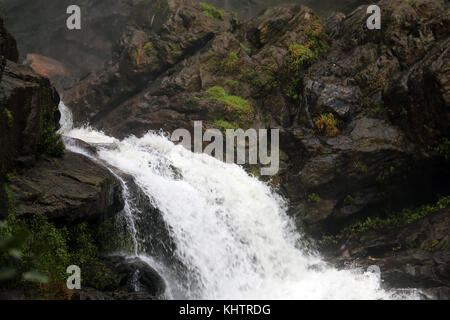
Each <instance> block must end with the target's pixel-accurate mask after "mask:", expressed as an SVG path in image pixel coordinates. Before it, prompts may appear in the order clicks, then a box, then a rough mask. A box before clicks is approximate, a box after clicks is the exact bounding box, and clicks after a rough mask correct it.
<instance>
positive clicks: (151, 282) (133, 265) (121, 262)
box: [105, 256, 166, 300]
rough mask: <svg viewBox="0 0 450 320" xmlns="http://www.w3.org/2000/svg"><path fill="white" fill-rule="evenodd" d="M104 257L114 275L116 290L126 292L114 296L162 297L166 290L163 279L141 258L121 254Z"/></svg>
mask: <svg viewBox="0 0 450 320" xmlns="http://www.w3.org/2000/svg"><path fill="white" fill-rule="evenodd" d="M105 259H106V263H107V266H108V267H109V268H110V269H111V270H113V272H114V274H115V275H116V278H115V281H116V283H117V285H116V286H117V291H119V292H120V291H122V292H128V294H122V295H120V294H119V296H117V294H115V298H118V299H119V300H121V299H124V300H139V299H144V300H146V299H149V298H152V299H158V298H162V297H163V295H164V293H165V290H166V284H165V282H164V279H163V278H162V277H161V276H160V275H159V274H158V272H156V271H155V270H154V269H153V268H152V267H150V266H149V265H148V264H147V263H145V262H144V261H142V260H141V259H139V258H126V257H122V256H111V257H107V258H105ZM149 300H151V299H149Z"/></svg>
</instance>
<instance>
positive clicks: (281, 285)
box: [60, 105, 418, 299]
mask: <svg viewBox="0 0 450 320" xmlns="http://www.w3.org/2000/svg"><path fill="white" fill-rule="evenodd" d="M60 110H61V112H62V113H70V110H68V109H67V108H66V107H65V106H63V105H61V106H60ZM62 119H70V115H68V114H65V115H64V116H63V117H62ZM64 121H65V120H62V122H64ZM61 133H62V134H64V135H65V136H67V137H72V138H77V139H80V140H84V141H86V142H88V143H94V144H99V145H97V155H96V157H97V159H98V161H101V162H102V163H104V164H106V165H107V166H108V167H109V168H111V169H114V170H119V171H120V172H122V173H124V174H127V175H129V176H131V177H132V178H133V180H134V182H135V183H136V185H137V186H139V188H140V190H141V191H142V192H143V193H144V194H145V195H146V196H147V199H146V201H148V202H149V204H151V206H152V207H154V208H157V209H158V210H159V212H160V214H161V216H162V218H163V220H164V225H165V228H166V229H167V232H168V234H169V235H170V238H171V239H172V240H173V242H174V246H175V252H174V254H175V255H176V257H177V259H179V261H181V262H182V264H183V265H184V269H183V272H185V273H187V274H186V275H184V278H183V279H185V280H184V281H185V282H186V283H184V284H183V286H181V287H180V286H179V285H178V284H177V283H176V282H177V281H175V280H174V281H171V280H170V277H166V281H167V286H168V287H169V289H171V290H172V291H174V292H175V291H177V292H180V291H181V293H180V294H179V295H178V296H179V297H181V298H188V299H397V298H399V299H401V298H412V299H416V298H418V295H417V293H416V292H415V291H412V292H410V293H407V294H406V293H398V292H395V291H387V290H383V289H382V288H381V282H380V279H379V276H378V275H377V274H374V273H370V272H363V271H362V270H358V269H350V270H337V269H336V268H334V267H332V266H329V265H328V264H327V263H325V262H324V261H323V260H322V259H321V258H320V256H319V255H317V254H315V253H314V252H309V251H308V250H306V249H304V248H302V247H301V245H300V243H301V241H300V240H301V235H299V233H298V232H297V231H296V230H295V228H294V226H293V222H292V221H291V219H290V218H289V217H288V215H287V214H286V211H287V205H288V204H287V203H286V201H285V200H284V199H283V198H282V197H281V196H279V195H278V194H277V193H276V192H274V191H273V190H272V189H271V188H270V187H269V186H268V185H267V184H265V183H263V182H261V181H259V180H258V179H256V178H254V177H252V176H250V175H248V174H247V173H246V172H245V171H244V170H243V169H242V168H241V167H240V166H237V165H234V164H227V163H223V162H220V161H218V160H216V159H215V158H212V157H210V156H207V155H205V154H195V153H192V152H190V151H188V150H186V149H185V148H183V147H182V146H177V145H175V144H173V143H172V142H171V141H169V140H168V139H167V138H166V137H164V136H162V135H161V134H157V133H153V132H149V133H147V134H146V135H144V136H143V137H142V138H137V137H134V136H131V137H129V138H126V139H124V140H117V139H115V138H112V137H109V136H107V135H106V134H104V133H103V132H100V131H97V130H94V129H92V128H89V127H84V128H76V129H71V128H69V127H65V128H64V129H63V131H61ZM105 144H109V145H105ZM68 149H69V150H71V151H74V152H79V150H78V149H76V148H73V147H71V146H70V145H69V146H68ZM131 205H132V204H131ZM130 214H132V213H130ZM143 214H145V212H144V213H143ZM144 217H145V215H144ZM149 218H150V217H149ZM131 220H132V219H131ZM130 223H132V222H130ZM133 228H135V227H134V226H133ZM134 230H136V229H134ZM136 232H139V233H145V232H148V230H145V229H141V228H139V231H136ZM143 236H144V235H140V236H139V235H138V236H137V238H138V239H139V238H142V237H143ZM142 246H145V243H143V244H142ZM136 254H139V255H140V256H141V257H142V258H143V259H144V261H147V262H148V263H150V264H152V263H154V261H155V259H154V257H152V256H148V255H146V253H145V252H144V251H142V250H140V252H136ZM156 260H158V259H156ZM153 266H154V265H153ZM164 268H166V269H170V268H171V266H169V265H167V264H166V265H165V266H162V267H161V266H160V268H159V269H157V270H158V271H161V272H164V270H163V269H164ZM167 274H170V272H167ZM178 296H177V297H178Z"/></svg>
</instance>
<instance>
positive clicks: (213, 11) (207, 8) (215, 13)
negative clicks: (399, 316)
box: [200, 2, 223, 20]
mask: <svg viewBox="0 0 450 320" xmlns="http://www.w3.org/2000/svg"><path fill="white" fill-rule="evenodd" d="M200 5H201V6H202V8H203V14H204V15H205V16H207V17H209V18H211V19H215V20H223V10H220V9H217V8H216V7H214V6H212V5H209V4H207V3H205V2H200Z"/></svg>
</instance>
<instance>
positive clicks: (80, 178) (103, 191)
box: [9, 151, 123, 224]
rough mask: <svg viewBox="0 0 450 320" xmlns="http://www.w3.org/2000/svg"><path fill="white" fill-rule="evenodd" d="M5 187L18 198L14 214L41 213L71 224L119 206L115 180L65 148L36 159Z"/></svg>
mask: <svg viewBox="0 0 450 320" xmlns="http://www.w3.org/2000/svg"><path fill="white" fill-rule="evenodd" d="M9 187H10V189H11V191H12V192H13V194H14V195H15V198H16V200H17V201H18V205H17V208H16V215H17V216H18V217H27V216H30V215H36V214H45V215H46V216H47V217H48V219H49V220H51V221H57V222H58V223H63V224H71V223H74V222H81V221H95V220H101V219H102V218H105V217H108V216H111V215H114V214H116V213H117V212H119V211H120V210H121V209H122V208H123V200H122V197H121V185H120V183H119V182H118V181H117V179H116V178H115V177H114V176H113V175H112V174H111V173H110V172H109V171H108V170H107V169H106V168H103V167H102V166H101V165H100V164H98V163H95V162H93V161H92V160H90V159H88V158H87V157H85V156H83V155H80V154H75V153H72V152H69V151H67V152H66V154H65V155H64V157H63V158H44V159H42V160H40V161H38V162H37V163H36V165H35V166H34V167H33V168H31V169H29V170H28V171H27V172H26V173H24V174H22V175H19V176H17V177H14V178H13V179H12V180H11V182H10V184H9Z"/></svg>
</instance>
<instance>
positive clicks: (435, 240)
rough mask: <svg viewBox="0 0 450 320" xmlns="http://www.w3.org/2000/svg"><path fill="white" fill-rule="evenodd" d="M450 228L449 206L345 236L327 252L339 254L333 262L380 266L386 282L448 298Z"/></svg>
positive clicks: (449, 283)
mask: <svg viewBox="0 0 450 320" xmlns="http://www.w3.org/2000/svg"><path fill="white" fill-rule="evenodd" d="M449 228H450V212H449V209H448V208H447V209H444V210H441V211H439V212H436V213H433V214H430V215H429V216H427V217H425V218H424V219H421V220H420V221H417V222H415V223H413V224H411V225H407V226H403V227H398V228H393V229H390V230H389V229H387V230H377V231H370V232H365V233H361V234H357V235H353V236H352V237H351V238H345V239H343V240H342V241H340V242H339V243H338V244H337V245H336V246H335V247H334V249H333V250H330V251H328V254H330V255H333V254H335V255H337V257H336V258H334V259H335V260H334V261H339V263H341V264H342V265H345V264H346V263H347V262H351V263H354V262H357V263H358V264H359V265H361V266H364V267H369V266H370V265H376V266H378V267H380V268H381V272H382V273H381V275H382V280H383V281H385V283H386V284H387V285H390V286H394V287H401V288H417V287H420V288H425V289H428V290H426V291H427V292H428V293H430V294H432V295H433V296H435V297H437V298H439V297H440V298H445V297H447V298H448V287H449V286H450V277H449V274H450V273H449V266H450V254H449V234H450V233H449V232H450V229H449ZM328 249H330V248H328ZM325 252H327V251H325ZM445 288H447V289H445ZM446 292H447V293H446Z"/></svg>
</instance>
